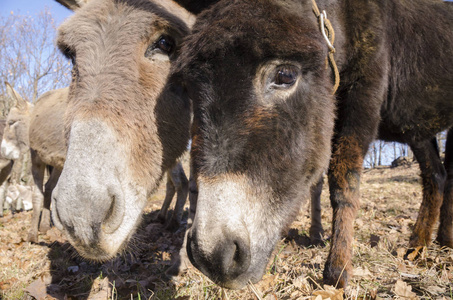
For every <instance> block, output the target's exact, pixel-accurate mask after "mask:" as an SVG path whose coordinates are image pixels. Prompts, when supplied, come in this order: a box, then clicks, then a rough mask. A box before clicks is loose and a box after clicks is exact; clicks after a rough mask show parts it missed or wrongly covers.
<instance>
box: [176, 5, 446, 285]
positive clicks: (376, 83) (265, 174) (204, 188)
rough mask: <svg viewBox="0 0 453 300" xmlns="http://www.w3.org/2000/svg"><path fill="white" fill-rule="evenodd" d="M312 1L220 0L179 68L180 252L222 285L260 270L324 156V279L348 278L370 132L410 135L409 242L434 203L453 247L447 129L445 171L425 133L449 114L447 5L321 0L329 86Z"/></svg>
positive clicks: (426, 224)
mask: <svg viewBox="0 0 453 300" xmlns="http://www.w3.org/2000/svg"><path fill="white" fill-rule="evenodd" d="M312 5H313V4H312V1H308V0H304V1H271V0H251V1H228V0H225V1H220V2H218V3H217V4H215V5H213V6H212V7H211V8H210V9H208V10H207V11H205V12H203V13H202V14H201V15H199V16H198V17H197V22H196V24H195V25H194V28H193V33H192V34H191V35H190V36H189V38H188V39H187V41H186V43H185V45H184V47H183V49H182V51H181V56H180V57H179V59H178V62H177V64H176V66H177V68H176V69H175V73H174V75H175V76H176V77H179V78H180V79H182V80H183V82H184V86H185V89H186V90H187V93H188V95H189V96H190V97H191V99H192V100H193V107H194V125H195V127H194V133H193V134H194V136H193V145H192V149H193V150H192V158H193V162H192V164H193V165H194V166H195V168H196V172H195V173H196V174H197V178H198V186H199V195H198V205H197V213H196V215H195V220H194V223H193V227H192V229H191V231H190V232H189V238H188V242H187V251H188V254H189V257H190V259H191V261H192V262H193V263H194V265H195V266H196V267H197V268H199V269H200V270H201V271H202V272H203V273H205V274H207V275H208V276H209V277H210V278H211V279H212V280H214V281H215V282H217V283H218V284H220V285H222V286H225V287H229V288H241V287H243V286H244V285H245V284H246V283H247V282H249V281H252V282H256V281H258V280H260V278H261V276H262V274H263V272H264V270H265V267H266V263H267V261H268V258H269V256H270V254H271V252H272V250H273V248H274V246H275V243H276V242H277V241H278V239H279V237H280V234H281V232H282V230H283V229H284V228H285V227H286V226H287V225H289V224H290V223H291V221H292V220H293V218H294V216H295V215H296V214H297V212H298V209H299V206H300V200H299V199H302V198H303V197H302V196H303V195H307V194H308V193H309V189H310V186H312V185H313V184H315V183H316V181H317V179H318V178H319V177H320V175H321V171H322V170H323V169H324V168H326V167H327V166H328V165H329V161H330V166H329V171H328V177H329V186H330V191H331V193H330V194H331V203H332V207H333V211H334V213H333V228H332V230H333V232H332V243H331V249H330V254H329V257H328V260H327V262H326V265H325V270H324V281H325V282H326V283H329V284H333V285H336V284H338V286H340V287H344V286H346V285H347V281H348V277H349V275H350V274H351V243H352V240H353V222H354V218H355V216H356V212H357V209H358V207H359V183H360V174H361V170H362V163H363V157H364V155H365V153H366V152H367V149H368V146H369V144H370V143H371V142H372V141H373V140H374V139H375V138H377V137H379V138H381V139H385V140H389V141H398V142H402V143H408V144H409V145H410V146H411V147H412V149H413V150H414V153H415V155H416V157H417V160H418V161H419V163H420V168H421V170H422V179H423V189H424V196H423V203H422V205H421V210H420V214H419V217H418V220H417V223H416V226H415V229H414V233H413V235H412V237H411V240H410V246H418V245H421V246H423V245H427V244H429V243H430V242H431V233H432V231H433V226H434V224H435V222H436V220H438V217H439V213H440V210H441V211H442V213H441V214H440V221H441V222H440V228H439V231H438V235H437V240H438V241H439V242H440V243H441V245H446V246H450V247H452V246H453V233H452V225H453V224H452V222H453V221H452V197H451V196H452V195H451V185H452V182H453V165H452V163H453V162H452V161H451V155H452V154H453V152H452V151H453V150H452V146H453V145H452V143H453V139H452V138H451V135H452V132H450V133H449V139H448V141H447V153H446V159H445V167H444V166H443V165H442V163H441V161H440V159H439V156H438V154H437V153H436V150H435V147H434V146H433V144H432V143H431V140H432V138H433V136H434V135H435V134H436V133H437V132H440V131H442V130H445V129H448V128H450V126H451V125H452V123H453V75H452V74H453V53H452V52H453V31H452V30H453V7H451V6H450V5H447V4H444V3H442V2H441V1H426V0H414V1H410V2H408V1H389V0H384V1H355V0H353V1H345V0H337V1H333V0H319V1H318V6H319V8H320V9H321V10H325V11H326V12H327V16H328V17H329V18H330V20H331V23H332V26H333V28H334V31H335V43H334V47H335V48H336V52H335V54H334V57H335V60H336V64H337V66H338V69H339V71H340V74H341V82H340V86H339V88H338V90H337V92H336V94H335V96H333V95H332V92H333V90H334V80H333V78H334V76H333V75H332V74H333V72H332V71H331V68H330V67H329V63H328V60H327V57H328V52H329V47H328V42H327V40H326V39H325V38H324V37H323V34H322V31H321V26H320V23H321V21H322V22H323V23H324V24H328V22H327V21H326V20H325V15H323V17H322V19H321V17H317V15H315V13H314V11H315V10H314V9H313V8H312V7H313V6H312ZM327 27H328V26H327ZM325 30H326V29H324V28H323V31H324V32H325ZM325 34H326V36H328V35H331V34H332V31H331V30H330V34H329V32H325ZM329 42H331V40H329ZM331 51H333V48H332V49H331ZM332 66H333V64H332ZM335 116H336V118H335ZM334 128H335V130H334ZM332 137H333V142H332V143H331V139H332ZM331 151H332V156H331ZM329 159H330V160H329ZM445 168H446V170H447V171H445ZM446 180H447V181H446ZM444 187H446V188H444ZM443 194H444V195H443ZM442 199H443V202H442ZM441 205H442V209H440V207H441Z"/></svg>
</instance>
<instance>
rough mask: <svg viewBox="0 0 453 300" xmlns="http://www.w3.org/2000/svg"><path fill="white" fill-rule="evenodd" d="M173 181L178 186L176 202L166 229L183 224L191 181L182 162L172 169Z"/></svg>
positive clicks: (175, 228) (173, 229) (174, 228)
mask: <svg viewBox="0 0 453 300" xmlns="http://www.w3.org/2000/svg"><path fill="white" fill-rule="evenodd" d="M171 173H172V181H173V184H174V186H175V188H176V195H177V196H176V204H175V209H174V211H173V215H172V217H171V219H170V222H169V223H168V224H167V226H166V229H168V230H172V231H175V230H177V229H178V228H179V227H180V225H181V219H182V214H183V211H184V205H185V204H186V200H187V194H188V193H189V181H188V180H187V177H186V174H185V173H184V169H183V167H182V165H181V163H180V162H178V163H177V164H176V166H175V167H174V168H173V170H172V172H171Z"/></svg>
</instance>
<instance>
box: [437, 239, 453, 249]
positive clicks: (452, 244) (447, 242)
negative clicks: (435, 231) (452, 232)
mask: <svg viewBox="0 0 453 300" xmlns="http://www.w3.org/2000/svg"><path fill="white" fill-rule="evenodd" d="M436 241H437V242H438V243H439V245H440V246H441V247H448V248H453V239H451V238H443V237H440V236H438V237H437V238H436Z"/></svg>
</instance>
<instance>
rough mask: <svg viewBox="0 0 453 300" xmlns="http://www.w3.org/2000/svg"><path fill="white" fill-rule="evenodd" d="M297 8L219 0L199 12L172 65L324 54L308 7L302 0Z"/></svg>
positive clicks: (181, 68) (263, 1)
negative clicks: (201, 12)
mask: <svg viewBox="0 0 453 300" xmlns="http://www.w3.org/2000/svg"><path fill="white" fill-rule="evenodd" d="M296 8H297V11H294V10H295V9H296ZM296 8H294V7H289V5H281V4H278V3H277V4H275V3H273V2H271V1H268V0H256V1H235V2H234V3H230V2H228V1H224V2H220V3H219V5H216V7H215V9H211V10H209V11H207V12H205V13H203V14H201V15H200V16H198V17H197V21H196V23H195V25H194V27H193V31H192V34H191V35H189V36H188V38H187V40H186V42H185V45H184V46H183V51H181V56H180V58H179V60H178V64H177V67H176V71H179V72H183V73H186V71H187V70H186V68H187V67H189V69H190V68H191V67H195V68H197V67H200V66H205V67H206V66H211V67H213V68H223V66H226V65H231V64H232V63H236V64H238V66H241V67H242V66H244V64H252V65H255V66H256V64H255V63H256V62H259V63H262V62H263V61H264V60H266V59H275V58H279V59H292V60H301V59H303V57H306V56H307V55H309V56H310V57H312V56H313V55H312V54H313V53H319V52H321V53H320V54H319V55H324V52H325V49H326V47H325V45H324V44H323V43H322V39H321V33H320V32H319V29H318V25H317V21H316V18H315V16H314V14H313V13H312V12H311V7H310V6H309V5H305V3H304V5H302V4H299V5H296ZM217 60H218V61H217ZM233 61H234V62H233Z"/></svg>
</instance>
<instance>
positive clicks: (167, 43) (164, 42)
mask: <svg viewBox="0 0 453 300" xmlns="http://www.w3.org/2000/svg"><path fill="white" fill-rule="evenodd" d="M156 48H159V49H160V50H162V51H163V52H166V53H171V52H172V51H173V48H174V42H173V41H172V40H171V38H169V37H161V38H160V39H159V40H158V41H157V44H156Z"/></svg>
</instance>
